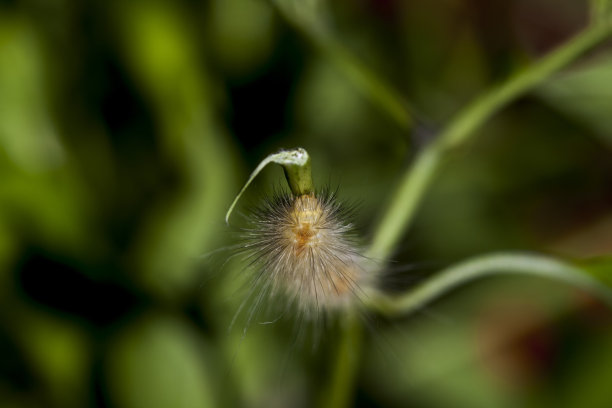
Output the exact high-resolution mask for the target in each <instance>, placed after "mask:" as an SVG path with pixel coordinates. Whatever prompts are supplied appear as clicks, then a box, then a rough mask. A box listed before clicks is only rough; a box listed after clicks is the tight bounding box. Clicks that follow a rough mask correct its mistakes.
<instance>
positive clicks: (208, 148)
mask: <svg viewBox="0 0 612 408" xmlns="http://www.w3.org/2000/svg"><path fill="white" fill-rule="evenodd" d="M114 12H115V16H116V19H117V22H118V29H119V32H120V33H121V35H120V36H119V39H118V41H119V42H120V47H121V49H122V51H123V57H124V59H125V63H126V64H127V66H128V68H129V70H130V72H131V73H132V75H133V79H134V81H136V82H137V83H138V85H139V86H140V87H141V90H142V92H143V93H144V94H145V95H147V97H148V98H149V102H150V103H151V105H152V107H153V109H154V111H155V116H156V125H157V128H158V129H159V136H160V141H161V144H162V146H163V152H164V154H165V155H166V157H167V159H168V161H169V162H171V163H172V165H173V166H175V167H176V168H177V169H178V170H179V176H180V180H178V183H177V186H173V187H175V188H173V189H171V190H170V191H169V193H170V194H168V195H167V196H166V197H163V198H162V199H161V200H159V201H158V202H153V203H151V211H150V213H149V214H148V216H147V217H146V221H145V224H144V226H143V228H142V230H141V231H140V234H139V240H138V242H137V244H136V245H137V248H136V249H135V261H136V264H137V265H139V266H143V267H144V270H143V271H142V272H143V274H142V276H141V277H142V278H143V281H144V283H145V285H146V286H148V287H149V288H150V289H153V290H154V291H155V292H158V293H163V294H165V295H170V296H173V295H176V294H177V291H178V292H180V291H184V290H186V289H188V288H190V287H192V286H193V285H194V284H195V280H194V279H195V278H196V277H197V276H196V272H197V269H196V267H195V266H196V265H195V264H196V259H197V257H198V255H200V254H202V253H204V252H206V251H207V250H210V249H211V248H212V247H217V246H218V245H219V241H218V237H219V232H220V231H221V230H222V229H223V228H225V225H224V223H223V215H224V213H225V210H226V209H227V206H228V204H229V202H230V201H231V194H233V193H235V190H234V188H232V186H233V181H234V175H235V173H234V168H233V156H232V155H231V153H230V149H229V143H228V142H227V138H225V137H224V136H225V134H224V132H223V130H222V128H221V126H220V124H219V123H218V122H217V121H216V119H215V116H214V113H213V108H212V104H213V94H212V93H213V90H212V85H211V82H210V81H208V78H207V76H206V71H205V69H204V67H203V66H202V63H201V61H200V58H199V56H200V55H199V53H198V51H197V43H196V42H195V41H194V38H195V36H194V35H192V33H191V32H190V31H189V29H188V27H187V25H186V24H185V23H184V22H183V18H185V17H186V16H185V15H183V14H182V12H181V9H180V8H179V7H178V6H177V5H170V4H169V3H163V2H152V3H148V2H131V3H129V4H128V3H120V4H118V5H117V6H116V8H115V10H114Z"/></svg>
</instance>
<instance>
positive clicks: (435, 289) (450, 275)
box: [370, 253, 612, 316]
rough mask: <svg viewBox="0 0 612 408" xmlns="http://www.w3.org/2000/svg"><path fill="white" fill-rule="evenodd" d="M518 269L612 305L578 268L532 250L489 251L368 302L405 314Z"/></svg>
mask: <svg viewBox="0 0 612 408" xmlns="http://www.w3.org/2000/svg"><path fill="white" fill-rule="evenodd" d="M508 273H518V274H525V275H532V276H539V277H544V278H550V279H554V280H558V281H561V282H566V283H568V284H570V285H572V286H574V287H577V288H581V289H584V290H585V291H586V292H588V293H590V294H592V295H595V296H597V298H598V299H600V300H602V301H603V302H605V303H606V304H607V305H609V306H610V307H612V292H611V291H610V290H609V289H608V288H606V287H605V286H604V285H602V284H601V283H599V282H598V281H597V280H595V279H593V278H591V277H590V276H589V275H587V274H586V273H585V272H583V271H582V270H580V269H578V268H576V267H573V266H571V265H568V264H566V263H563V262H560V261H558V260H555V259H553V258H549V257H545V256H541V255H532V254H520V253H517V254H507V253H506V254H492V255H485V256H481V257H478V258H474V259H471V260H468V261H464V262H462V263H460V264H458V265H456V266H453V267H451V268H448V269H446V270H444V271H442V272H440V273H438V274H436V275H435V276H433V277H431V278H429V279H428V280H427V281H426V282H425V283H424V284H422V285H421V286H418V287H417V288H416V289H413V290H410V291H408V292H407V293H404V294H402V295H400V296H398V297H394V298H390V297H386V296H384V295H381V296H380V297H379V298H376V299H373V301H372V303H371V304H370V305H371V306H372V307H373V308H375V309H377V310H378V311H379V312H381V313H383V314H385V315H388V316H394V315H398V314H409V313H411V312H413V311H415V310H417V309H419V308H420V307H422V306H424V305H425V304H427V303H429V302H431V301H432V300H435V299H437V298H439V297H441V296H442V295H444V294H445V293H448V292H449V291H451V290H453V289H454V288H456V287H458V286H461V285H463V284H465V283H466V282H469V281H472V280H474V279H477V278H482V277H485V276H492V275H499V274H508Z"/></svg>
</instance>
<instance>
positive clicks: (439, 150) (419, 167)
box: [368, 20, 612, 259]
mask: <svg viewBox="0 0 612 408" xmlns="http://www.w3.org/2000/svg"><path fill="white" fill-rule="evenodd" d="M611 31H612V24H610V22H609V21H608V20H606V21H605V22H600V23H594V24H592V25H591V26H589V27H587V28H586V29H585V30H584V31H582V32H581V33H580V34H578V35H576V36H575V37H574V38H572V39H571V40H569V41H568V42H567V43H565V44H564V45H563V46H561V47H559V48H558V49H557V50H555V51H553V52H552V53H550V54H549V55H547V56H545V57H544V58H542V59H541V60H540V61H538V62H537V63H535V64H534V65H532V66H530V67H528V68H526V69H525V70H523V71H522V72H521V73H519V74H517V75H516V76H514V77H512V78H510V79H509V80H508V81H506V82H505V83H503V84H501V85H500V86H497V87H495V88H493V89H491V90H490V91H489V92H486V93H485V94H484V95H482V96H481V97H479V98H477V99H476V100H475V101H474V102H473V103H472V104H470V105H468V106H467V107H466V108H465V109H463V110H462V111H460V112H459V113H458V114H457V116H455V118H454V119H453V120H451V122H450V124H449V125H448V126H447V127H446V129H445V130H444V131H443V132H442V133H441V134H440V135H439V136H438V139H436V141H435V142H433V143H432V144H431V145H429V146H428V147H427V148H426V149H425V150H424V151H423V152H422V153H421V154H420V155H419V156H418V157H417V159H416V160H415V161H414V162H413V164H412V166H411V167H410V168H409V169H408V170H407V171H406V172H405V173H404V175H403V177H402V179H401V180H400V185H399V187H398V188H397V191H396V193H395V195H394V196H393V197H392V199H391V203H390V205H389V207H388V208H387V210H386V211H385V212H384V215H383V218H382V219H381V221H380V223H379V225H378V228H377V229H376V230H375V232H374V238H373V240H372V245H371V246H370V249H369V251H368V255H369V256H371V257H373V258H376V259H386V258H388V256H389V255H390V254H391V253H392V252H393V251H394V249H395V246H396V245H397V243H398V242H399V240H400V239H401V237H402V235H403V234H404V232H405V231H406V230H407V229H408V227H409V226H410V223H411V222H412V220H413V218H414V214H415V211H416V209H417V208H418V205H419V204H420V202H421V201H422V199H423V197H424V195H425V193H426V191H427V188H428V187H429V185H430V182H431V180H432V179H433V176H434V174H435V172H436V171H437V170H438V167H439V164H440V162H441V158H442V157H443V155H444V154H445V153H446V152H447V151H448V150H449V149H451V148H453V147H456V146H457V145H459V144H461V143H463V142H465V141H466V140H468V139H469V138H470V137H472V136H473V135H474V131H475V130H476V129H478V128H479V127H480V126H481V125H482V124H484V123H485V122H486V121H487V120H488V119H489V118H491V117H492V116H493V115H494V114H495V113H497V112H498V111H499V110H500V109H501V108H503V107H504V106H506V105H508V104H509V103H510V102H512V101H514V100H515V99H517V98H518V97H520V96H521V95H523V94H525V93H526V92H527V91H529V90H530V89H532V88H533V87H535V86H536V85H538V84H539V83H541V82H543V81H544V80H545V79H547V78H548V77H549V76H550V75H551V74H553V73H555V72H556V71H558V70H560V69H561V68H563V67H565V66H566V65H567V64H569V63H570V62H572V61H573V60H575V59H576V58H577V57H578V56H580V55H581V54H583V53H584V52H586V51H587V50H589V49H591V48H592V47H593V46H595V45H596V44H598V43H599V42H601V41H602V40H604V39H605V38H607V37H608V36H609V35H610V32H611Z"/></svg>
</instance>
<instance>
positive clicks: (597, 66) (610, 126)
mask: <svg viewBox="0 0 612 408" xmlns="http://www.w3.org/2000/svg"><path fill="white" fill-rule="evenodd" d="M537 94H538V95H539V96H540V97H542V98H543V99H544V100H545V101H546V102H547V103H549V104H550V105H552V106H554V107H556V108H557V109H559V110H560V111H562V112H563V113H566V114H567V115H568V116H570V117H572V118H574V119H576V120H578V121H580V122H582V123H584V124H585V125H586V126H588V127H589V128H591V130H593V131H594V132H595V134H596V135H597V136H599V137H600V138H601V140H602V141H603V142H605V143H606V144H607V145H608V146H610V147H612V115H610V112H612V57H611V56H605V57H603V58H601V59H600V60H599V61H597V62H593V63H590V64H588V65H585V66H582V67H579V68H576V69H574V70H572V71H568V72H567V73H565V74H563V75H559V76H556V77H554V78H553V79H551V80H550V81H547V82H546V83H544V84H543V85H542V86H540V87H539V88H538V90H537Z"/></svg>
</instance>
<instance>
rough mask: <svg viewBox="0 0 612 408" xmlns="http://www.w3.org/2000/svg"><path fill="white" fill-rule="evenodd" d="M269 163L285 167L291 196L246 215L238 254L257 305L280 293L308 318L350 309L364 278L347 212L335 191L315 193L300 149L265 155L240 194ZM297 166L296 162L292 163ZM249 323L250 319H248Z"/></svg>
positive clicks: (268, 202) (280, 197)
mask: <svg viewBox="0 0 612 408" xmlns="http://www.w3.org/2000/svg"><path fill="white" fill-rule="evenodd" d="M269 162H274V163H277V164H280V165H282V166H283V168H284V170H285V176H286V178H287V181H288V184H289V187H290V189H291V192H290V193H289V192H286V193H276V194H275V195H274V196H273V197H271V198H269V199H266V200H263V203H262V204H261V205H260V206H258V207H257V208H255V209H254V210H252V211H251V212H250V213H249V214H248V217H247V219H248V222H249V225H248V226H247V227H246V228H244V229H243V233H242V237H243V240H244V242H243V245H242V252H244V253H245V258H246V260H247V261H248V263H249V266H250V267H251V269H253V270H255V271H256V274H255V278H254V279H255V281H254V282H253V284H252V290H253V291H255V290H259V291H260V292H259V293H258V295H257V297H256V300H255V302H256V304H255V305H254V307H255V308H257V307H258V306H260V305H259V303H261V302H262V301H263V299H264V298H265V297H266V296H268V297H270V296H272V297H274V296H276V295H282V296H284V297H285V298H286V300H287V301H288V302H289V304H295V305H296V306H297V308H298V310H299V311H300V313H301V314H302V315H304V316H305V317H306V318H318V317H320V316H321V315H326V314H328V313H330V312H333V311H338V310H342V309H346V308H350V307H352V306H353V305H355V303H356V301H357V300H358V292H359V291H360V285H362V284H363V282H364V281H365V279H366V273H365V270H364V267H363V265H364V261H365V259H366V258H365V257H364V256H363V255H361V250H360V248H359V246H358V244H357V239H356V234H355V231H354V227H353V224H352V223H351V222H350V221H349V218H350V209H349V208H348V207H347V206H345V205H343V204H342V203H340V202H339V200H338V198H337V194H336V192H335V191H331V190H329V189H325V190H320V191H315V189H314V188H313V186H312V182H311V180H310V158H309V157H308V154H307V153H306V151H305V150H304V149H294V150H286V151H281V152H279V153H276V154H273V155H270V156H268V158H266V159H265V160H264V161H263V162H262V164H260V165H259V166H258V168H257V169H256V170H255V171H254V172H253V174H252V175H251V177H250V178H249V181H248V182H247V183H246V185H245V187H244V188H243V190H242V191H241V192H240V194H239V195H238V197H236V200H235V201H234V204H232V207H230V211H229V212H228V216H227V219H229V215H230V213H231V211H232V209H233V207H234V205H235V203H236V201H237V200H238V198H239V197H240V195H241V194H242V193H243V191H244V189H246V187H247V186H248V184H249V183H250V182H251V181H252V179H253V178H254V177H255V176H256V175H257V173H258V172H259V171H260V170H261V168H263V167H264V166H265V165H266V164H268V163H269ZM296 163H297V164H296ZM249 320H250V318H249Z"/></svg>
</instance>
